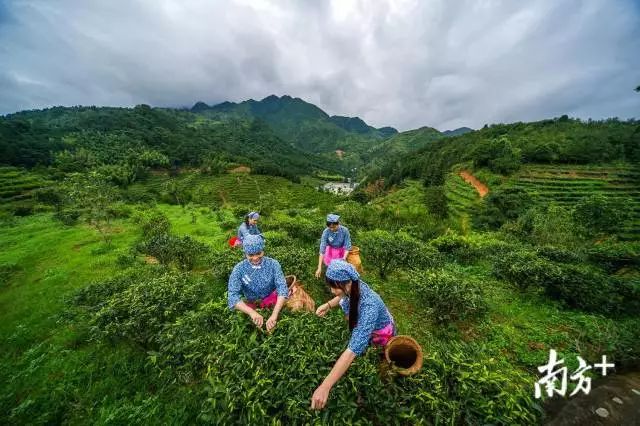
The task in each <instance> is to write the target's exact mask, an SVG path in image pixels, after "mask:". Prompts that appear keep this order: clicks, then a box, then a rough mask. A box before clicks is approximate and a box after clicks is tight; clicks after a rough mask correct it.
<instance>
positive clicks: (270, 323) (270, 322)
mask: <svg viewBox="0 0 640 426" xmlns="http://www.w3.org/2000/svg"><path fill="white" fill-rule="evenodd" d="M286 301H287V299H285V298H284V297H283V296H278V301H277V302H276V306H275V307H274V308H273V312H272V313H271V316H270V317H269V319H268V320H267V331H271V329H272V328H273V327H275V326H276V322H277V321H278V315H279V314H280V310H282V307H283V306H284V304H285V302H286Z"/></svg>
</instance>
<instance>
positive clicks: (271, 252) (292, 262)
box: [266, 243, 318, 281]
mask: <svg viewBox="0 0 640 426" xmlns="http://www.w3.org/2000/svg"><path fill="white" fill-rule="evenodd" d="M266 253H267V256H270V257H273V258H274V259H276V260H277V261H278V262H280V266H282V272H284V274H285V275H295V276H296V277H298V279H299V280H302V281H308V280H310V279H311V278H312V277H313V272H314V269H315V266H316V265H317V262H318V251H317V250H315V247H312V246H309V245H302V244H299V243H293V244H287V245H280V246H276V247H267V249H266Z"/></svg>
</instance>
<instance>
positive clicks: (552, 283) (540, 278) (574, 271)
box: [493, 251, 640, 315]
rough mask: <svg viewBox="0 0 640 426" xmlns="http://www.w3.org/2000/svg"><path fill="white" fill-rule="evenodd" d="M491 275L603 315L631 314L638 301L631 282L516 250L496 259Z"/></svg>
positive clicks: (584, 267) (635, 288) (639, 299)
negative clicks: (537, 289)
mask: <svg viewBox="0 0 640 426" xmlns="http://www.w3.org/2000/svg"><path fill="white" fill-rule="evenodd" d="M493 273H494V274H495V275H496V276H497V277H498V278H502V279H504V280H506V281H509V282H511V283H513V284H516V285H517V286H518V287H520V288H521V289H523V290H524V289H527V288H528V287H529V286H534V287H537V288H541V289H543V290H544V293H545V294H546V295H547V296H549V297H551V298H553V299H555V300H558V301H560V302H562V303H563V304H564V305H566V306H568V307H570V308H576V309H581V310H583V311H587V312H598V313H602V314H614V315H615V314H621V313H627V312H632V307H633V306H637V304H638V301H640V298H639V296H640V293H639V292H638V291H637V287H636V286H635V285H634V284H633V283H629V282H626V281H623V280H620V279H617V278H615V277H611V276H607V275H605V274H603V273H602V272H601V271H599V270H597V269H595V268H593V267H590V266H588V265H581V264H563V263H558V262H553V261H550V260H546V259H542V258H540V257H538V256H537V255H536V253H535V252H526V251H518V252H514V253H512V254H511V255H507V256H504V257H502V258H499V259H496V260H495V262H494V266H493Z"/></svg>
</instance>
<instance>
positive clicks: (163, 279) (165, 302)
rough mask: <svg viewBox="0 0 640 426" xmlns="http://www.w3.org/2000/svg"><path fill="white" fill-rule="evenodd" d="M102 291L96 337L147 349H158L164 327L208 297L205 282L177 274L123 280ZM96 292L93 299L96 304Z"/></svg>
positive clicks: (94, 330)
mask: <svg viewBox="0 0 640 426" xmlns="http://www.w3.org/2000/svg"><path fill="white" fill-rule="evenodd" d="M120 287H121V288H120ZM98 289H99V290H102V291H104V292H105V293H106V294H107V297H106V299H105V300H104V302H99V303H100V304H99V305H98V306H99V309H98V310H97V311H96V312H95V313H94V314H93V315H92V316H91V320H90V324H91V326H92V333H93V335H94V337H96V338H99V339H100V338H107V339H121V338H126V339H129V340H131V341H133V342H135V343H138V344H140V345H142V346H143V347H145V348H152V347H155V346H156V343H157V342H156V340H157V335H158V333H159V332H160V331H161V330H162V328H163V327H164V325H165V324H167V323H172V322H174V321H175V320H176V318H178V317H179V316H181V315H182V314H184V313H186V312H187V311H190V310H192V309H194V308H195V307H196V306H197V305H198V304H199V303H200V302H201V301H202V300H203V298H204V297H205V296H206V285H205V282H204V281H203V280H202V279H194V278H191V277H189V276H188V275H187V274H180V273H174V272H167V273H164V274H162V275H158V276H151V277H146V276H141V277H134V278H123V279H122V281H115V282H113V283H112V284H110V285H104V286H101V287H99V288H96V289H95V290H98ZM95 290H94V291H93V292H92V293H91V296H90V297H91V299H90V300H92V301H93V302H94V303H95V293H96V291H95ZM85 299H86V296H85ZM94 306H95V304H94Z"/></svg>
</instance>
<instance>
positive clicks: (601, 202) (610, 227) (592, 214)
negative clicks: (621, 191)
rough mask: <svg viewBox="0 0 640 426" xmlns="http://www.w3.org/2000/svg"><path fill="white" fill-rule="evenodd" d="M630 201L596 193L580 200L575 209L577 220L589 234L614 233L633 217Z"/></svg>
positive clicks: (574, 213) (574, 215) (574, 214)
mask: <svg viewBox="0 0 640 426" xmlns="http://www.w3.org/2000/svg"><path fill="white" fill-rule="evenodd" d="M629 205H630V203H629V202H627V201H626V200H621V199H610V198H608V197H605V196H603V195H599V194H594V195H591V196H589V197H585V198H583V199H582V200H580V201H579V202H578V203H577V204H576V206H575V208H574V211H573V217H574V218H575V220H576V222H577V223H579V224H580V225H581V226H582V230H583V232H584V233H585V234H586V235H588V236H594V235H598V234H613V233H615V232H616V231H617V230H618V228H619V227H620V224H621V223H624V222H625V221H627V220H628V219H629V218H630V217H631V213H630V211H629V209H628V208H627V206H629Z"/></svg>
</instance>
